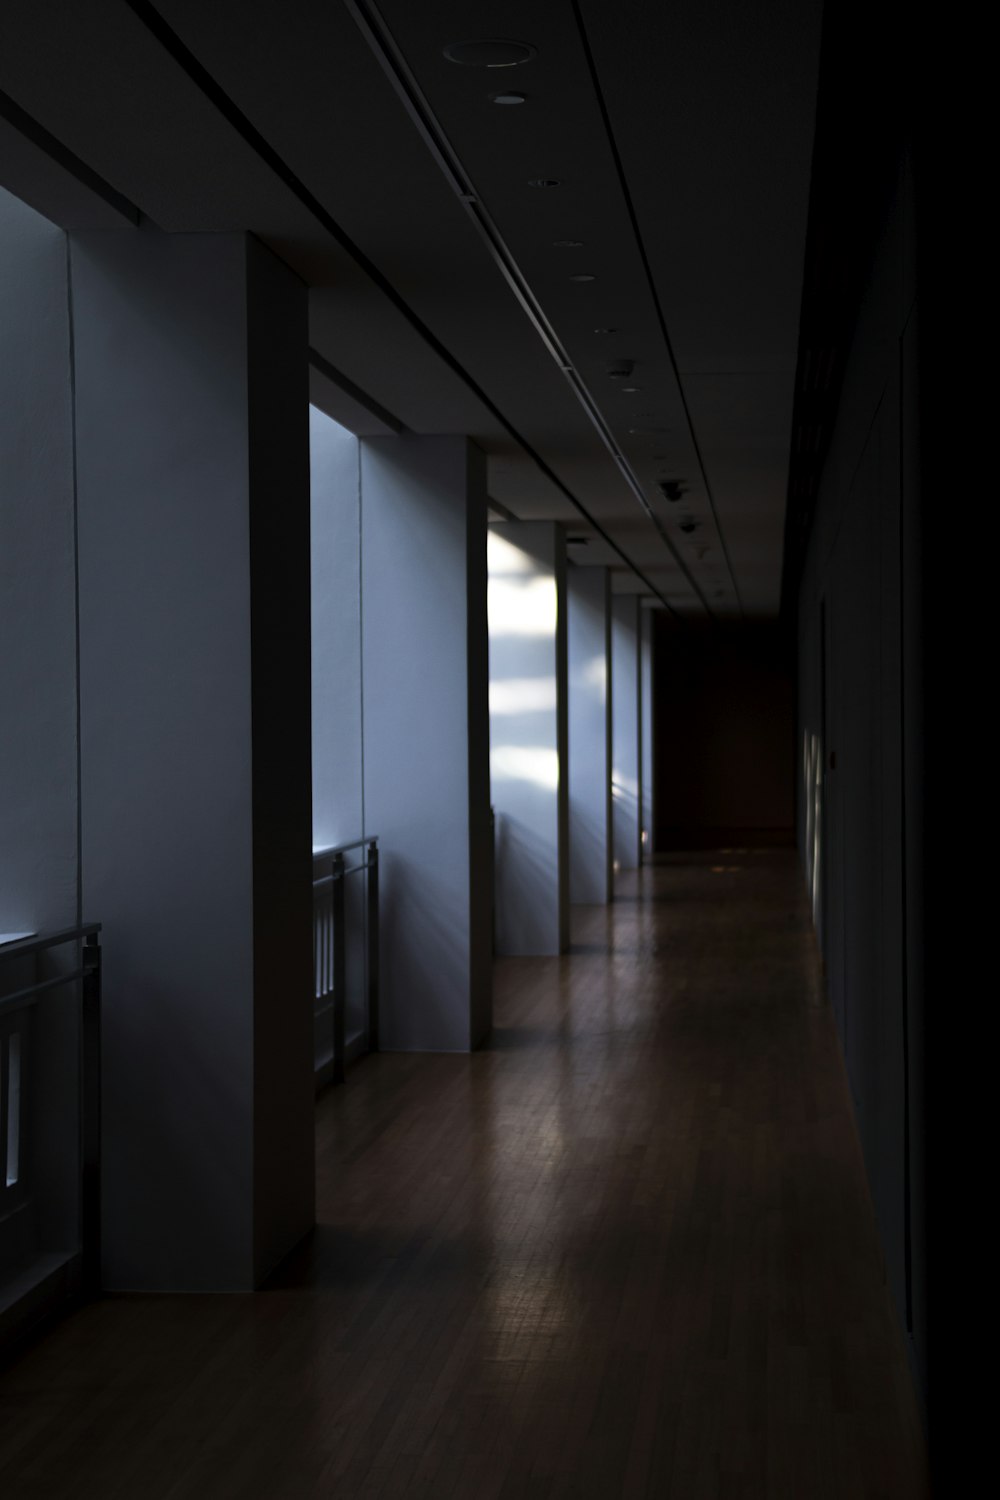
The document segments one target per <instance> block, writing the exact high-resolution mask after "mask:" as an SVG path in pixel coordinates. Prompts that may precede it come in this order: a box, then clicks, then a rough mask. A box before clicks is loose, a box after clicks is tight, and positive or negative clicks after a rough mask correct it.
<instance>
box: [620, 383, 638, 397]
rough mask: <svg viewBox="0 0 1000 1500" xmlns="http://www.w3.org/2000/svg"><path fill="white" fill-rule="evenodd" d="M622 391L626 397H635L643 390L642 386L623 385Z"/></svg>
mask: <svg viewBox="0 0 1000 1500" xmlns="http://www.w3.org/2000/svg"><path fill="white" fill-rule="evenodd" d="M622 390H623V391H624V392H625V394H626V396H634V395H636V394H637V392H639V391H641V390H642V386H641V385H623V386H622Z"/></svg>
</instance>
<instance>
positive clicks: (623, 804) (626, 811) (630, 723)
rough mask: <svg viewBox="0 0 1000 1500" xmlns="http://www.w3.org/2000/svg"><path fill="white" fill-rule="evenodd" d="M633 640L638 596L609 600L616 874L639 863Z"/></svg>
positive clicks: (636, 645) (636, 676)
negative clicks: (617, 870)
mask: <svg viewBox="0 0 1000 1500" xmlns="http://www.w3.org/2000/svg"><path fill="white" fill-rule="evenodd" d="M639 639H640V632H639V599H638V596H637V595H636V594H614V595H612V600H611V703H612V729H611V736H612V772H611V786H612V799H613V820H614V858H615V865H616V867H617V868H618V869H619V870H634V869H636V868H637V867H638V866H639V864H640V863H641V860H642V853H641V851H642V844H641V833H642V827H641V795H640V783H641V777H642V766H641V754H640V744H641V735H640V712H641V709H640V705H641V701H642V700H641V695H640V671H639Z"/></svg>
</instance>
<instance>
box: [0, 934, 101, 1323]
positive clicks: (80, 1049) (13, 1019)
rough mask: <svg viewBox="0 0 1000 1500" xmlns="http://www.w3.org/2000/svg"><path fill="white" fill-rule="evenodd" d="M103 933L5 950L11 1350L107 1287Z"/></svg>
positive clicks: (2, 1284)
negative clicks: (39, 1321)
mask: <svg viewBox="0 0 1000 1500" xmlns="http://www.w3.org/2000/svg"><path fill="white" fill-rule="evenodd" d="M100 931H101V928H100V924H99V923H89V924H86V925H84V926H81V927H69V928H66V929H64V930H62V931H60V932H49V933H39V934H36V935H32V936H30V937H25V938H21V939H18V940H16V941H13V942H4V943H3V944H0V1344H2V1343H3V1342H5V1341H6V1340H7V1339H8V1338H9V1337H12V1336H14V1334H15V1333H16V1332H18V1331H20V1329H21V1327H22V1326H23V1324H24V1323H25V1322H29V1321H31V1319H32V1318H33V1317H37V1316H41V1315H43V1314H44V1313H45V1312H47V1311H51V1309H52V1304H53V1303H54V1302H58V1301H60V1300H62V1298H63V1297H64V1296H65V1295H66V1293H67V1291H68V1290H72V1291H77V1290H79V1289H81V1288H82V1289H83V1290H90V1291H94V1290H97V1289H98V1287H99V1285H100V1216H101V1079H100V1067H101V947H100ZM66 1161H74V1162H75V1163H76V1180H75V1181H69V1182H68V1181H67V1179H66V1177H65V1174H64V1172H63V1166H64V1164H65V1162H66ZM56 1269H57V1270H58V1273H59V1274H58V1275H54V1272H55V1270H56ZM36 1273H37V1274H36ZM46 1278H47V1280H48V1282H49V1283H51V1295H49V1296H47V1295H46V1294H45V1293H44V1289H43V1291H42V1293H41V1294H39V1291H38V1288H39V1285H40V1284H41V1282H42V1281H44V1280H46ZM11 1286H15V1287H24V1288H25V1289H26V1291H25V1297H24V1299H23V1300H24V1303H25V1308H28V1309H29V1311H30V1317H29V1316H28V1314H27V1312H24V1313H21V1312H19V1301H18V1298H17V1296H15V1295H14V1294H13V1293H11V1291H10V1288H11Z"/></svg>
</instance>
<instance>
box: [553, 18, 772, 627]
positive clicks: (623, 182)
mask: <svg viewBox="0 0 1000 1500" xmlns="http://www.w3.org/2000/svg"><path fill="white" fill-rule="evenodd" d="M571 4H572V7H573V15H574V16H575V18H576V26H577V31H578V32H579V35H580V42H581V44H582V46H583V52H584V56H585V57H586V59H587V67H588V68H589V70H590V78H591V82H592V83H593V85H594V93H595V95H596V96H597V104H598V108H599V109H600V111H601V119H602V120H603V122H604V130H605V134H606V135H607V137H608V145H609V146H610V147H611V155H612V157H613V159H614V163H615V170H616V171H617V173H618V182H619V186H620V187H621V190H622V196H623V197H624V199H625V207H626V209H627V211H628V216H629V220H630V221H631V224H632V233H633V235H634V236H635V243H636V246H637V248H638V251H639V256H640V259H641V260H642V265H643V270H644V271H645V273H646V281H647V284H648V286H649V294H650V296H651V297H652V299H653V306H654V307H655V308H656V317H657V321H658V323H659V325H660V332H661V334H662V335H663V342H664V344H665V345H666V349H667V357H668V359H669V360H670V367H671V369H672V370H673V372H674V379H675V380H676V382H677V390H678V393H679V395H680V398H681V406H682V407H683V408H684V416H685V419H686V421H687V426H688V432H689V433H690V436H691V442H692V444H693V445H694V451H695V455H696V457H697V459H698V468H699V469H700V470H701V478H702V483H703V484H704V486H705V494H706V495H707V496H708V504H709V508H710V509H711V512H712V519H713V520H714V521H715V529H716V531H717V532H718V534H719V542H720V544H721V546H722V555H723V557H724V558H725V559H726V568H727V569H728V572H729V577H730V580H731V582H732V585H733V592H734V594H735V595H736V603H737V604H738V606H739V611H740V618H741V619H742V618H744V615H743V600H742V599H741V598H740V590H739V585H738V584H737V582H736V574H735V572H734V571H733V565H732V560H731V559H730V556H729V548H728V547H727V546H726V538H725V534H724V533H723V530H722V524H721V522H720V521H719V513H718V511H717V510H716V508H715V498H714V496H713V494H712V486H711V485H710V484H709V481H708V472H707V470H706V468H705V460H704V458H703V456H702V452H701V446H700V444H699V442H698V437H697V434H696V432H695V430H694V419H693V417H692V416H691V408H690V407H689V406H688V402H687V397H686V396H685V394H684V384H683V382H682V380H681V372H680V369H679V367H678V364H677V358H676V355H675V354H674V346H673V344H672V343H671V341H670V334H669V333H668V332H667V320H666V317H665V315H664V312H663V305H662V303H661V302H660V297H659V293H658V292H657V289H656V281H655V279H654V277H653V268H652V265H651V264H650V260H649V256H648V255H647V253H646V243H645V241H644V239H643V237H642V230H641V229H640V228H639V217H638V214H637V213H636V211H635V204H634V203H633V202H632V194H631V192H630V191H629V186H628V179H627V177H626V176H625V167H624V164H623V162H622V159H621V153H620V152H619V150H618V142H617V141H616V139H615V133H614V129H613V127H612V124H611V115H610V113H609V111H608V105H607V100H606V99H605V97H604V91H603V89H602V88H601V80H600V78H599V77H598V73H597V64H596V62H595V60H594V54H593V52H592V51H591V47H590V38H589V37H588V35H587V28H586V25H585V24H584V20H583V13H582V11H581V9H580V0H571Z"/></svg>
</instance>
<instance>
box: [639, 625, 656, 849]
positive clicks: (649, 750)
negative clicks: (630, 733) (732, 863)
mask: <svg viewBox="0 0 1000 1500" xmlns="http://www.w3.org/2000/svg"><path fill="white" fill-rule="evenodd" d="M639 628H640V640H639V650H640V662H639V674H640V694H639V734H640V741H641V744H640V747H639V748H640V754H639V770H640V776H639V801H640V823H641V834H642V858H643V859H649V858H650V857H651V856H652V853H653V829H654V816H655V813H654V808H653V611H652V609H650V608H649V606H648V605H644V606H642V607H641V608H640V610H639Z"/></svg>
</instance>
